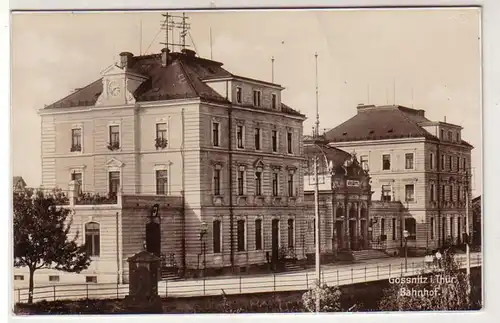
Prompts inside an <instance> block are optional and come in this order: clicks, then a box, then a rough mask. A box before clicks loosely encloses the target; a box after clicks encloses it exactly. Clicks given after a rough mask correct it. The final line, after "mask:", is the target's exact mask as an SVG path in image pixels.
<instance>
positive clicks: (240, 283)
mask: <svg viewBox="0 0 500 323" xmlns="http://www.w3.org/2000/svg"><path fill="white" fill-rule="evenodd" d="M240 294H241V275H240Z"/></svg>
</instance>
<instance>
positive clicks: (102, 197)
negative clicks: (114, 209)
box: [75, 193, 118, 205]
mask: <svg viewBox="0 0 500 323" xmlns="http://www.w3.org/2000/svg"><path fill="white" fill-rule="evenodd" d="M117 203H118V196H117V194H116V193H107V194H106V193H104V194H99V193H82V194H80V195H78V196H76V197H75V205H99V204H117Z"/></svg>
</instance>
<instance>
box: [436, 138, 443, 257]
mask: <svg viewBox="0 0 500 323" xmlns="http://www.w3.org/2000/svg"><path fill="white" fill-rule="evenodd" d="M436 155H437V156H436V157H437V163H436V166H437V185H436V198H437V207H438V221H437V222H438V232H437V236H438V247H441V244H442V243H443V241H444V235H443V237H441V234H442V233H443V232H442V231H443V228H442V219H441V192H442V189H441V167H442V165H441V153H440V145H439V142H438V144H437V150H436ZM443 198H444V196H443Z"/></svg>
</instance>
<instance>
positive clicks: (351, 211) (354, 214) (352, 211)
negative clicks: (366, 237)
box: [349, 205, 357, 219]
mask: <svg viewBox="0 0 500 323" xmlns="http://www.w3.org/2000/svg"><path fill="white" fill-rule="evenodd" d="M356 217H357V216H356V208H355V207H354V205H352V206H351V209H350V210H349V218H350V219H352V218H356Z"/></svg>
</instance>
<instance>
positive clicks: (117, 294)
mask: <svg viewBox="0 0 500 323" xmlns="http://www.w3.org/2000/svg"><path fill="white" fill-rule="evenodd" d="M118 288H119V287H118V282H116V299H119V298H120V292H119V289H118Z"/></svg>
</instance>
